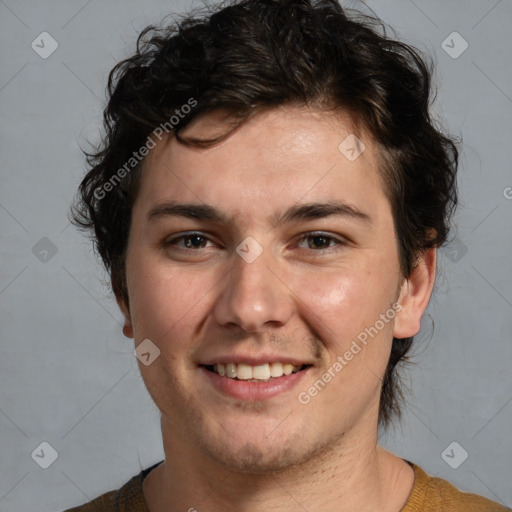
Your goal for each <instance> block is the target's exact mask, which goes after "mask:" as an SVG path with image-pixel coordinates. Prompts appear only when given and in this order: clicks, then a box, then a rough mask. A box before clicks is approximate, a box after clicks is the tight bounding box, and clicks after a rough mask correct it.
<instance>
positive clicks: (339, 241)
mask: <svg viewBox="0 0 512 512" xmlns="http://www.w3.org/2000/svg"><path fill="white" fill-rule="evenodd" d="M194 236H197V237H200V238H202V239H204V240H209V238H208V237H207V236H206V235H204V234H203V233H201V232H197V231H193V232H189V233H185V234H183V235H180V236H177V237H175V238H172V239H170V240H166V241H164V246H165V247H171V246H175V247H177V248H178V250H180V251H189V250H192V251H194V250H195V249H190V248H184V247H178V243H179V242H180V241H184V240H186V239H191V238H192V237H194ZM308 238H325V239H327V240H329V241H330V242H335V245H330V246H329V247H327V248H325V249H318V250H315V249H311V250H313V251H315V252H320V251H322V250H323V251H325V250H330V249H332V248H333V247H335V246H344V245H347V242H346V241H344V240H343V239H341V238H337V237H335V236H332V235H330V234H328V233H324V232H322V231H310V232H307V233H304V234H303V235H302V237H301V238H300V239H299V241H298V243H300V242H302V241H304V240H307V239H308ZM210 241H211V240H210ZM198 249H204V247H199V248H198Z"/></svg>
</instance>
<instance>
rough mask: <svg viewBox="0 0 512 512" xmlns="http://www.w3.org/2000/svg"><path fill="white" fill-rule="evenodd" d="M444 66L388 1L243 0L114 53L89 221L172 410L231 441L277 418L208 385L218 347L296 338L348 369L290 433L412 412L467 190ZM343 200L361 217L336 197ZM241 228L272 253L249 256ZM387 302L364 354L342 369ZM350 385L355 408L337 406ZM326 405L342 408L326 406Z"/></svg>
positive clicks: (286, 433) (80, 216)
mask: <svg viewBox="0 0 512 512" xmlns="http://www.w3.org/2000/svg"><path fill="white" fill-rule="evenodd" d="M224 5H225V3H224ZM431 73H432V69H431V65H430V64H429V63H428V61H427V59H426V58H425V57H424V56H422V55H420V53H419V52H418V51H417V50H415V49H414V48H412V47H411V46H408V45H406V44H404V43H402V42H399V41H397V40H394V39H392V38H390V37H388V36H387V34H386V33H385V31H384V29H383V27H382V25H381V24H380V23H379V22H378V21H377V20H376V19H374V18H370V17H367V16H363V15H361V14H358V15H356V14H351V15H350V16H349V15H348V14H347V13H346V12H345V11H344V10H343V9H342V8H341V7H340V5H339V4H338V3H337V2H336V1H334V0H332V1H328V0H324V1H318V2H314V1H313V2H312V1H310V0H280V1H279V0H257V1H255V0H247V1H242V2H232V3H230V5H229V6H227V7H223V8H222V9H221V8H219V9H218V10H217V11H214V12H203V13H199V14H196V15H191V16H190V17H187V18H184V19H182V20H181V21H179V22H173V23H171V24H170V25H168V26H165V27H160V28H155V27H149V28H147V29H146V30H145V31H144V32H143V33H142V34H141V36H140V38H139V41H138V45H137V51H136V52H135V54H134V55H133V56H132V57H130V58H128V59H126V60H124V61H122V62H120V63H119V64H118V65H117V66H116V67H115V68H114V69H113V70H112V72H111V74H110V77H109V84H108V90H109V103H108V106H107V108H106V109H105V113H104V119H105V130H106V133H105V137H104V139H103V142H102V146H101V147H100V148H99V150H98V151H97V152H95V153H94V154H90V155H88V162H89V165H90V170H89V172H88V174H87V175H86V176H85V178H84V180H83V181H82V183H81V185H80V189H79V194H78V197H77V199H76V201H75V204H74V207H73V220H74V222H75V223H76V224H77V225H79V226H81V227H83V228H86V229H90V230H91V231H92V233H93V236H94V243H95V247H96V249H97V252H98V253H99V255H100V256H101V258H102V261H103V263H104V265H105V267H106V269H107V270H108V272H109V274H110V278H111V285H112V290H113V292H114V294H115V296H116V299H117V301H118V303H119V305H120V307H121V309H122V311H123V314H124V316H125V319H126V323H125V327H124V332H125V334H126V335H127V336H129V337H134V338H135V341H136V343H140V342H142V341H143V340H144V339H147V338H149V339H151V340H152V341H153V342H154V343H155V344H156V345H157V346H158V348H159V349H160V351H161V356H160V357H159V358H158V359H157V360H156V361H155V362H154V363H153V364H152V365H151V366H148V367H143V366H141V371H142V373H143V377H144V379H145V381H146V384H147V386H148V389H149V391H150V393H151V395H152V397H153V399H154V400H155V402H156V403H157V405H158V407H159V408H160V410H162V412H163V414H164V415H165V414H166V413H167V412H169V415H170V416H171V415H172V414H171V413H170V411H172V410H173V409H174V410H175V411H177V412H180V411H185V410H187V411H189V413H190V416H189V417H188V420H187V421H189V423H192V424H194V425H195V426H196V428H195V429H194V428H192V429H191V431H192V434H191V435H196V437H198V438H201V437H203V438H205V439H207V441H205V443H206V444H208V442H210V441H211V445H212V446H213V445H215V444H216V446H217V447H219V448H218V453H220V452H221V451H222V450H224V451H225V452H228V451H229V450H228V449H227V448H226V447H227V444H226V442H225V441H223V440H222V439H221V438H222V435H223V432H224V433H225V432H230V435H231V436H232V437H233V436H234V437H235V438H236V437H237V436H238V434H237V432H240V431H242V432H243V431H244V429H247V431H250V430H251V429H252V428H255V427H254V425H255V424H256V425H257V426H261V427H262V428H261V429H260V431H261V432H270V431H271V430H272V429H273V428H275V425H276V424H278V423H279V421H280V419H282V418H280V415H281V416H285V414H284V413H285V412H286V411H285V409H286V407H285V408H284V409H283V408H282V407H281V408H280V407H279V406H278V404H277V402H278V401H279V399H277V398H276V400H275V401H274V402H259V401H256V402H251V403H250V404H247V403H245V402H243V401H242V402H240V403H238V402H237V406H236V407H234V406H233V403H231V402H229V401H225V400H223V399H219V397H218V396H217V395H216V394H215V392H213V391H212V392H211V395H210V394H209V393H210V391H205V390H203V389H200V388H199V387H197V388H195V387H194V386H195V384H194V382H195V381H194V378H195V377H193V375H195V374H194V372H196V370H197V366H198V365H203V366H204V365H206V366H209V365H210V363H212V362H222V361H215V357H216V354H217V355H218V354H221V353H222V354H228V353H235V352H236V351H241V353H242V352H243V353H248V352H250V353H251V354H253V355H256V354H257V353H258V350H261V351H262V353H264V354H266V353H279V354H291V355H292V356H293V355H294V354H295V356H293V357H292V359H293V358H295V359H297V362H300V363H307V364H308V365H311V366H310V368H309V369H308V372H309V374H310V375H315V374H314V372H315V371H316V372H317V374H316V378H318V377H321V375H323V374H325V372H326V371H328V369H329V368H330V369H331V377H332V379H330V380H332V382H330V383H329V384H327V385H326V388H325V389H323V390H322V391H321V395H319V396H318V398H315V400H314V401H312V402H311V403H309V404H308V405H307V406H306V405H303V404H300V403H298V402H297V401H295V404H294V406H293V408H292V409H290V410H291V411H292V410H293V417H294V418H296V420H297V421H296V427H291V426H290V427H289V429H288V430H287V428H281V429H280V431H281V432H282V436H283V437H282V438H281V437H280V436H279V435H278V434H276V435H275V436H274V437H275V442H276V443H277V444H276V446H282V447H283V450H287V449H289V451H290V450H292V449H291V448H289V446H291V445H288V444H287V443H286V439H291V440H292V441H293V443H294V445H297V443H298V444H300V443H304V442H305V441H304V439H308V438H314V439H316V440H317V441H315V442H316V444H315V446H310V450H312V451H314V450H320V449H322V448H324V447H326V446H327V445H328V443H329V440H330V439H333V438H334V437H335V436H336V435H340V434H341V433H342V431H344V429H349V428H350V427H351V426H352V425H354V424H355V423H356V422H357V421H359V420H361V418H363V417H365V418H366V417H368V418H370V417H373V416H374V417H375V418H376V419H378V421H379V422H380V423H381V424H382V425H387V424H388V423H389V422H390V420H391V419H392V418H393V416H395V415H399V413H400V402H401V399H402V392H401V388H400V385H399V383H400V381H399V372H398V371H397V370H398V369H399V366H400V363H401V362H403V361H405V360H406V358H407V354H408V352H409V350H410V347H411V345H412V343H413V336H414V335H415V334H416V333H417V332H418V331H419V322H420V318H421V314H422V313H423V311H424V310H425V308H426V306H427V303H428V300H429V297H430V293H431V290H432V285H433V276H434V275H435V253H436V249H437V248H438V247H440V246H441V245H442V244H443V243H444V242H445V241H446V240H447V236H448V231H449V225H450V218H451V215H452V213H453V210H454V208H455V206H456V203H457V193H456V169H457V149H456V147H455V145H454V143H453V141H452V140H451V139H450V138H449V137H448V136H446V135H444V134H443V133H442V131H441V129H440V128H439V127H437V126H436V124H435V122H434V120H433V119H432V116H431V113H430V111H429V108H430V104H431V101H432V86H431ZM359 141H361V142H362V144H361V142H359ZM347 150H348V151H349V152H347ZM352 150H353V151H352ZM354 155H356V156H357V155H359V156H358V157H357V158H355V159H354V158H353V157H354ZM165 202H167V203H169V204H167V205H166V209H165V208H164V209H162V208H161V207H162V205H163V203H165ZM171 203H172V204H171ZM340 203H343V204H345V205H349V206H352V207H353V209H357V210H358V211H360V212H363V215H360V216H357V215H353V214H352V215H347V214H346V213H345V215H341V214H338V213H336V214H334V213H333V210H336V204H337V205H339V204H340ZM201 205H202V208H201V207H200V206H201ZM312 205H315V206H312ZM297 207H302V210H300V211H298V210H297ZM294 208H295V210H294ZM308 208H309V209H308ZM152 211H153V214H151V212H152ZM158 211H159V212H160V213H158ZM164 211H165V212H167V213H162V212H164ZM338 211H339V208H338ZM346 211H347V210H346V209H345V212H346ZM155 212H157V213H155ZM352 213H353V212H352ZM287 214H288V215H287ZM364 214H366V215H367V217H369V220H368V219H367V220H365V217H364ZM190 232H193V233H196V237H195V238H193V237H192V238H190V236H189V237H188V238H186V239H183V238H179V237H178V234H181V235H183V234H184V233H189V234H190ZM306 232H307V233H314V234H313V235H311V236H310V237H309V238H303V239H301V240H302V241H299V239H298V238H297V237H298V235H299V234H301V233H302V235H304V233H306ZM318 233H320V234H318ZM171 235H173V236H171ZM198 235H199V236H198ZM336 235H338V238H337V240H338V242H341V243H338V242H336V240H333V239H332V238H329V237H332V236H334V237H336ZM249 236H250V237H251V238H250V239H249V245H247V240H246V239H247V237H249ZM315 237H316V238H315ZM299 238H300V237H299ZM242 242H244V243H245V244H246V245H242V249H243V250H247V251H249V252H250V253H251V254H255V255H256V253H254V251H257V253H258V254H259V252H261V254H259V255H258V256H257V258H256V259H254V260H253V261H252V262H250V263H249V262H248V261H246V260H245V259H243V258H242V257H241V256H240V255H241V252H240V247H239V245H240V244H241V243H242ZM255 242H256V243H255ZM251 244H252V245H251ZM237 247H239V251H238V252H237V251H236V249H237ZM342 247H343V249H341V248H342ZM242 252H243V251H242ZM318 253H321V254H320V255H319V254H318ZM397 304H398V306H396V305H397ZM390 310H393V311H394V312H395V314H388V316H387V318H388V321H385V322H384V321H383V320H382V316H379V315H382V314H384V315H386V313H387V312H389V311H390ZM379 318H380V319H381V320H380V324H382V326H383V327H382V328H381V327H380V324H379V328H377V329H375V330H376V331H378V332H377V333H376V334H374V335H372V336H371V337H369V336H367V340H366V341H367V344H362V343H359V345H360V348H361V354H359V352H357V355H354V360H353V361H350V363H349V364H347V365H346V367H345V366H344V367H343V370H342V371H339V372H337V371H336V370H333V369H332V367H333V364H334V363H335V361H336V357H337V356H338V355H340V356H342V355H343V354H344V353H346V351H350V350H351V346H353V345H351V343H352V341H353V340H356V339H358V335H360V334H361V332H363V331H365V329H369V328H371V327H372V326H373V327H374V326H375V325H376V322H377V321H379ZM366 332H370V331H366ZM372 332H374V331H372ZM359 339H361V338H359ZM352 352H353V353H354V352H356V349H354V350H353V351H352ZM351 359H352V358H351ZM343 364H345V363H343ZM207 371H209V370H207ZM333 374H335V375H336V376H335V377H333ZM303 380H304V383H309V384H311V382H310V381H308V380H307V378H305V377H304V378H303ZM329 388H330V390H329ZM164 389H168V390H169V389H172V390H173V391H174V393H173V394H174V398H168V397H166V396H165V393H164V392H163V390H164ZM337 389H338V390H337ZM340 389H343V390H344V391H345V396H346V397H348V398H346V400H345V401H344V399H340V400H341V401H340V403H339V405H340V409H342V408H343V409H344V410H341V412H340V411H338V412H336V413H334V412H333V410H332V409H331V410H328V411H325V408H326V404H327V403H328V402H329V400H331V401H332V399H333V398H335V397H336V396H339V393H340ZM191 390H192V391H191ZM336 390H337V391H336ZM361 390H364V391H363V392H361ZM194 391H195V392H196V394H194ZM203 391H204V393H203ZM350 395H352V397H354V396H355V395H358V398H357V399H356V400H355V402H356V404H355V405H354V406H353V407H352V406H351V405H350V404H351V403H353V402H354V399H353V398H352V399H350ZM201 396H203V397H205V399H206V398H208V402H207V403H210V404H212V403H213V404H214V405H215V407H216V409H215V408H214V409H212V410H208V405H207V403H201V398H200V397H201ZM286 404H288V402H286ZM286 404H285V405H286ZM280 405H281V406H282V405H283V404H280ZM205 407H206V409H205ZM351 407H352V410H350V411H349V412H347V410H348V409H350V408H351ZM308 408H309V413H308V412H305V411H307V409H308ZM313 408H318V411H321V410H324V413H322V414H324V415H330V417H332V421H330V422H329V421H327V422H326V421H325V417H322V418H320V419H319V422H318V423H315V421H314V420H311V412H312V409H313ZM333 408H334V406H333ZM215 410H222V411H223V415H222V418H223V419H222V420H219V418H216V419H215V420H214V423H215V424H216V425H217V426H214V425H213V423H212V424H208V421H209V420H208V419H207V417H210V418H211V417H212V415H213V416H214V415H215V412H214V411H215ZM201 411H203V412H201ZM316 412H317V411H315V414H316ZM203 413H204V414H203ZM306 414H309V415H310V422H309V426H306V425H305V423H303V421H305V416H304V418H303V419H301V418H302V415H306ZM340 415H341V416H340ZM372 415H373V416H372ZM255 421H256V423H255ZM258 422H261V425H258ZM184 425H185V423H183V424H180V423H179V421H178V422H176V424H175V428H176V430H177V431H180V429H181V431H182V432H184V428H185V427H184ZM322 425H324V426H322ZM325 425H327V426H325ZM318 429H324V434H321V435H320V434H319V432H318ZM194 432H195V434H194ZM183 435H185V434H183ZM251 435H253V436H254V435H255V432H252V433H251ZM265 436H266V434H265ZM265 436H264V437H262V438H261V443H263V440H264V438H265V439H266V440H267V441H268V437H265ZM253 439H254V438H253ZM233 444H234V445H236V442H235V443H233ZM306 444H307V443H306ZM244 446H245V447H247V446H248V445H247V443H246V440H244V439H243V436H242V437H241V438H240V439H239V446H238V448H239V449H242V448H243V447H244ZM252 446H256V448H255V449H256V452H257V451H258V449H260V448H261V447H260V446H259V445H258V443H257V441H255V445H254V444H253V445H252ZM305 450H306V448H305ZM249 451H250V450H249ZM305 453H306V452H304V453H303V454H302V455H301V454H296V458H297V460H299V458H300V457H302V456H303V457H305V456H306V455H305ZM249 455H250V454H249ZM251 456H252V457H253V458H254V457H255V455H254V453H253V454H252V455H251ZM219 457H220V455H219ZM278 466H279V463H278V462H276V467H278Z"/></svg>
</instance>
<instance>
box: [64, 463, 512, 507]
mask: <svg viewBox="0 0 512 512" xmlns="http://www.w3.org/2000/svg"><path fill="white" fill-rule="evenodd" d="M160 463H161V462H158V463H157V464H155V465H153V466H151V467H149V468H147V469H144V470H142V471H141V472H140V473H139V474H138V475H137V476H134V477H133V478H132V479H131V480H129V481H128V482H127V483H126V484H125V485H123V487H121V489H119V490H117V491H110V492H107V493H106V494H103V495H102V496H100V497H98V498H96V499H95V500H93V501H91V502H89V503H86V504H85V505H81V506H79V507H74V508H71V509H68V510H65V511H64V512H149V511H148V508H147V505H146V501H145V500H144V494H143V492H142V481H143V480H144V478H145V477H146V475H147V474H148V473H149V472H150V471H151V470H152V469H154V468H155V467H156V466H158V464H160ZM410 464H411V466H412V467H413V469H414V473H415V481H414V486H413V488H412V491H411V494H410V496H409V499H408V500H407V503H406V504H405V506H404V507H403V508H402V510H401V511H400V512H506V511H509V512H510V511H511V510H512V509H510V508H506V507H504V506H502V505H500V504H498V503H495V502H494V501H490V500H488V499H486V498H483V497H482V496H477V495H476V494H468V493H464V492H461V491H459V490H458V489H457V488H456V487H454V486H453V485H452V484H450V483H449V482H447V481H446V480H443V479H441V478H435V477H430V476H428V475H427V474H426V473H425V472H424V471H423V470H422V469H421V468H420V467H419V466H416V464H412V463H410Z"/></svg>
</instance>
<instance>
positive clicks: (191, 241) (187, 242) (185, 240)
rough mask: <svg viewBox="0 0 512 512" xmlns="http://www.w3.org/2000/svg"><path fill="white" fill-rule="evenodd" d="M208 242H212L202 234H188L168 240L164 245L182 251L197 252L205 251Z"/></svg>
mask: <svg viewBox="0 0 512 512" xmlns="http://www.w3.org/2000/svg"><path fill="white" fill-rule="evenodd" d="M208 242H211V240H209V238H207V237H206V236H204V235H203V234H202V233H187V234H184V235H180V236H177V237H175V238H171V239H168V240H166V241H165V242H164V245H165V246H166V247H177V248H178V249H182V250H188V249H191V250H196V249H204V248H205V247H206V245H207V243H208Z"/></svg>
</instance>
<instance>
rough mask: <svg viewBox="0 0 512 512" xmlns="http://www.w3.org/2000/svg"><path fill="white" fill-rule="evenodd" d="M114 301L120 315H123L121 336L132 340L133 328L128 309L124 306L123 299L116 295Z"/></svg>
mask: <svg viewBox="0 0 512 512" xmlns="http://www.w3.org/2000/svg"><path fill="white" fill-rule="evenodd" d="M116 301H117V305H118V306H119V309H120V310H121V313H123V317H124V325H123V334H124V335H125V336H126V337H127V338H133V326H132V317H131V315H130V308H129V307H128V306H127V305H126V302H125V301H124V299H122V298H121V297H120V296H118V295H116Z"/></svg>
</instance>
